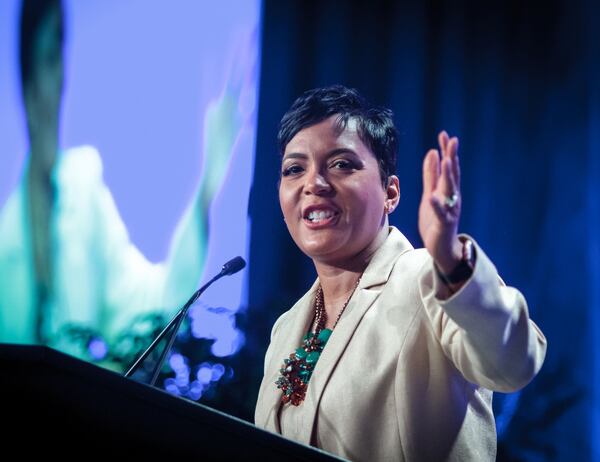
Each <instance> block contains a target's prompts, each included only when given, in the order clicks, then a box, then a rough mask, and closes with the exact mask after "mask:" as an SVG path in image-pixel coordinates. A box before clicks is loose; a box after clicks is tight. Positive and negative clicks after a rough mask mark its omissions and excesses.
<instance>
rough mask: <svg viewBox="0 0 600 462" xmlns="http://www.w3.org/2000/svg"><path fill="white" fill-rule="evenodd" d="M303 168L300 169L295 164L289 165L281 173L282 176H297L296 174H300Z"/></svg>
mask: <svg viewBox="0 0 600 462" xmlns="http://www.w3.org/2000/svg"><path fill="white" fill-rule="evenodd" d="M302 170H303V168H302V167H300V166H299V165H297V164H294V165H290V166H288V167H286V168H284V169H283V171H282V172H281V175H282V176H290V175H297V174H298V173H300V172H302Z"/></svg>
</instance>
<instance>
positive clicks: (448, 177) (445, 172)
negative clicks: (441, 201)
mask: <svg viewBox="0 0 600 462" xmlns="http://www.w3.org/2000/svg"><path fill="white" fill-rule="evenodd" d="M452 164H453V162H452V159H450V158H445V159H443V160H442V175H441V177H440V178H441V179H442V180H440V182H442V184H443V189H442V191H443V192H444V194H445V195H446V196H447V197H450V196H452V195H453V194H458V192H459V191H458V187H457V184H456V180H455V178H454V172H453V166H452Z"/></svg>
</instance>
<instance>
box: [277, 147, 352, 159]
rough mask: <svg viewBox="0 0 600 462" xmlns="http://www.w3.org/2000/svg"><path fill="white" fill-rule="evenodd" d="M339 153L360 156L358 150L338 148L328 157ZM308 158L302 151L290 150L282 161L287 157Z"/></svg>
mask: <svg viewBox="0 0 600 462" xmlns="http://www.w3.org/2000/svg"><path fill="white" fill-rule="evenodd" d="M338 154H352V155H353V156H354V157H358V154H356V152H354V151H353V150H352V149H350V148H336V149H333V150H331V151H329V152H328V153H327V156H326V159H329V158H330V157H333V156H337V155H338ZM307 158H308V155H307V154H304V153H302V152H290V153H288V154H285V155H284V156H283V158H282V159H281V161H282V162H283V161H284V160H287V159H307Z"/></svg>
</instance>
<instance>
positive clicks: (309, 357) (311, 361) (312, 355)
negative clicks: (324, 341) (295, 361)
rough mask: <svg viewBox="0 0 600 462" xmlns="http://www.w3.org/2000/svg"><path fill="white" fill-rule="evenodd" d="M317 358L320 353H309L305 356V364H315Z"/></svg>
mask: <svg viewBox="0 0 600 462" xmlns="http://www.w3.org/2000/svg"><path fill="white" fill-rule="evenodd" d="M319 356H321V353H319V352H318V351H311V352H310V353H308V355H306V362H307V363H308V364H315V363H316V362H317V361H318V360H319Z"/></svg>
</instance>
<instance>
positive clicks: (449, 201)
mask: <svg viewBox="0 0 600 462" xmlns="http://www.w3.org/2000/svg"><path fill="white" fill-rule="evenodd" d="M456 204H458V193H457V192H456V191H455V192H453V193H452V195H451V196H446V198H445V199H444V205H445V206H446V208H448V209H452V208H454V207H455V206H456Z"/></svg>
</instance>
